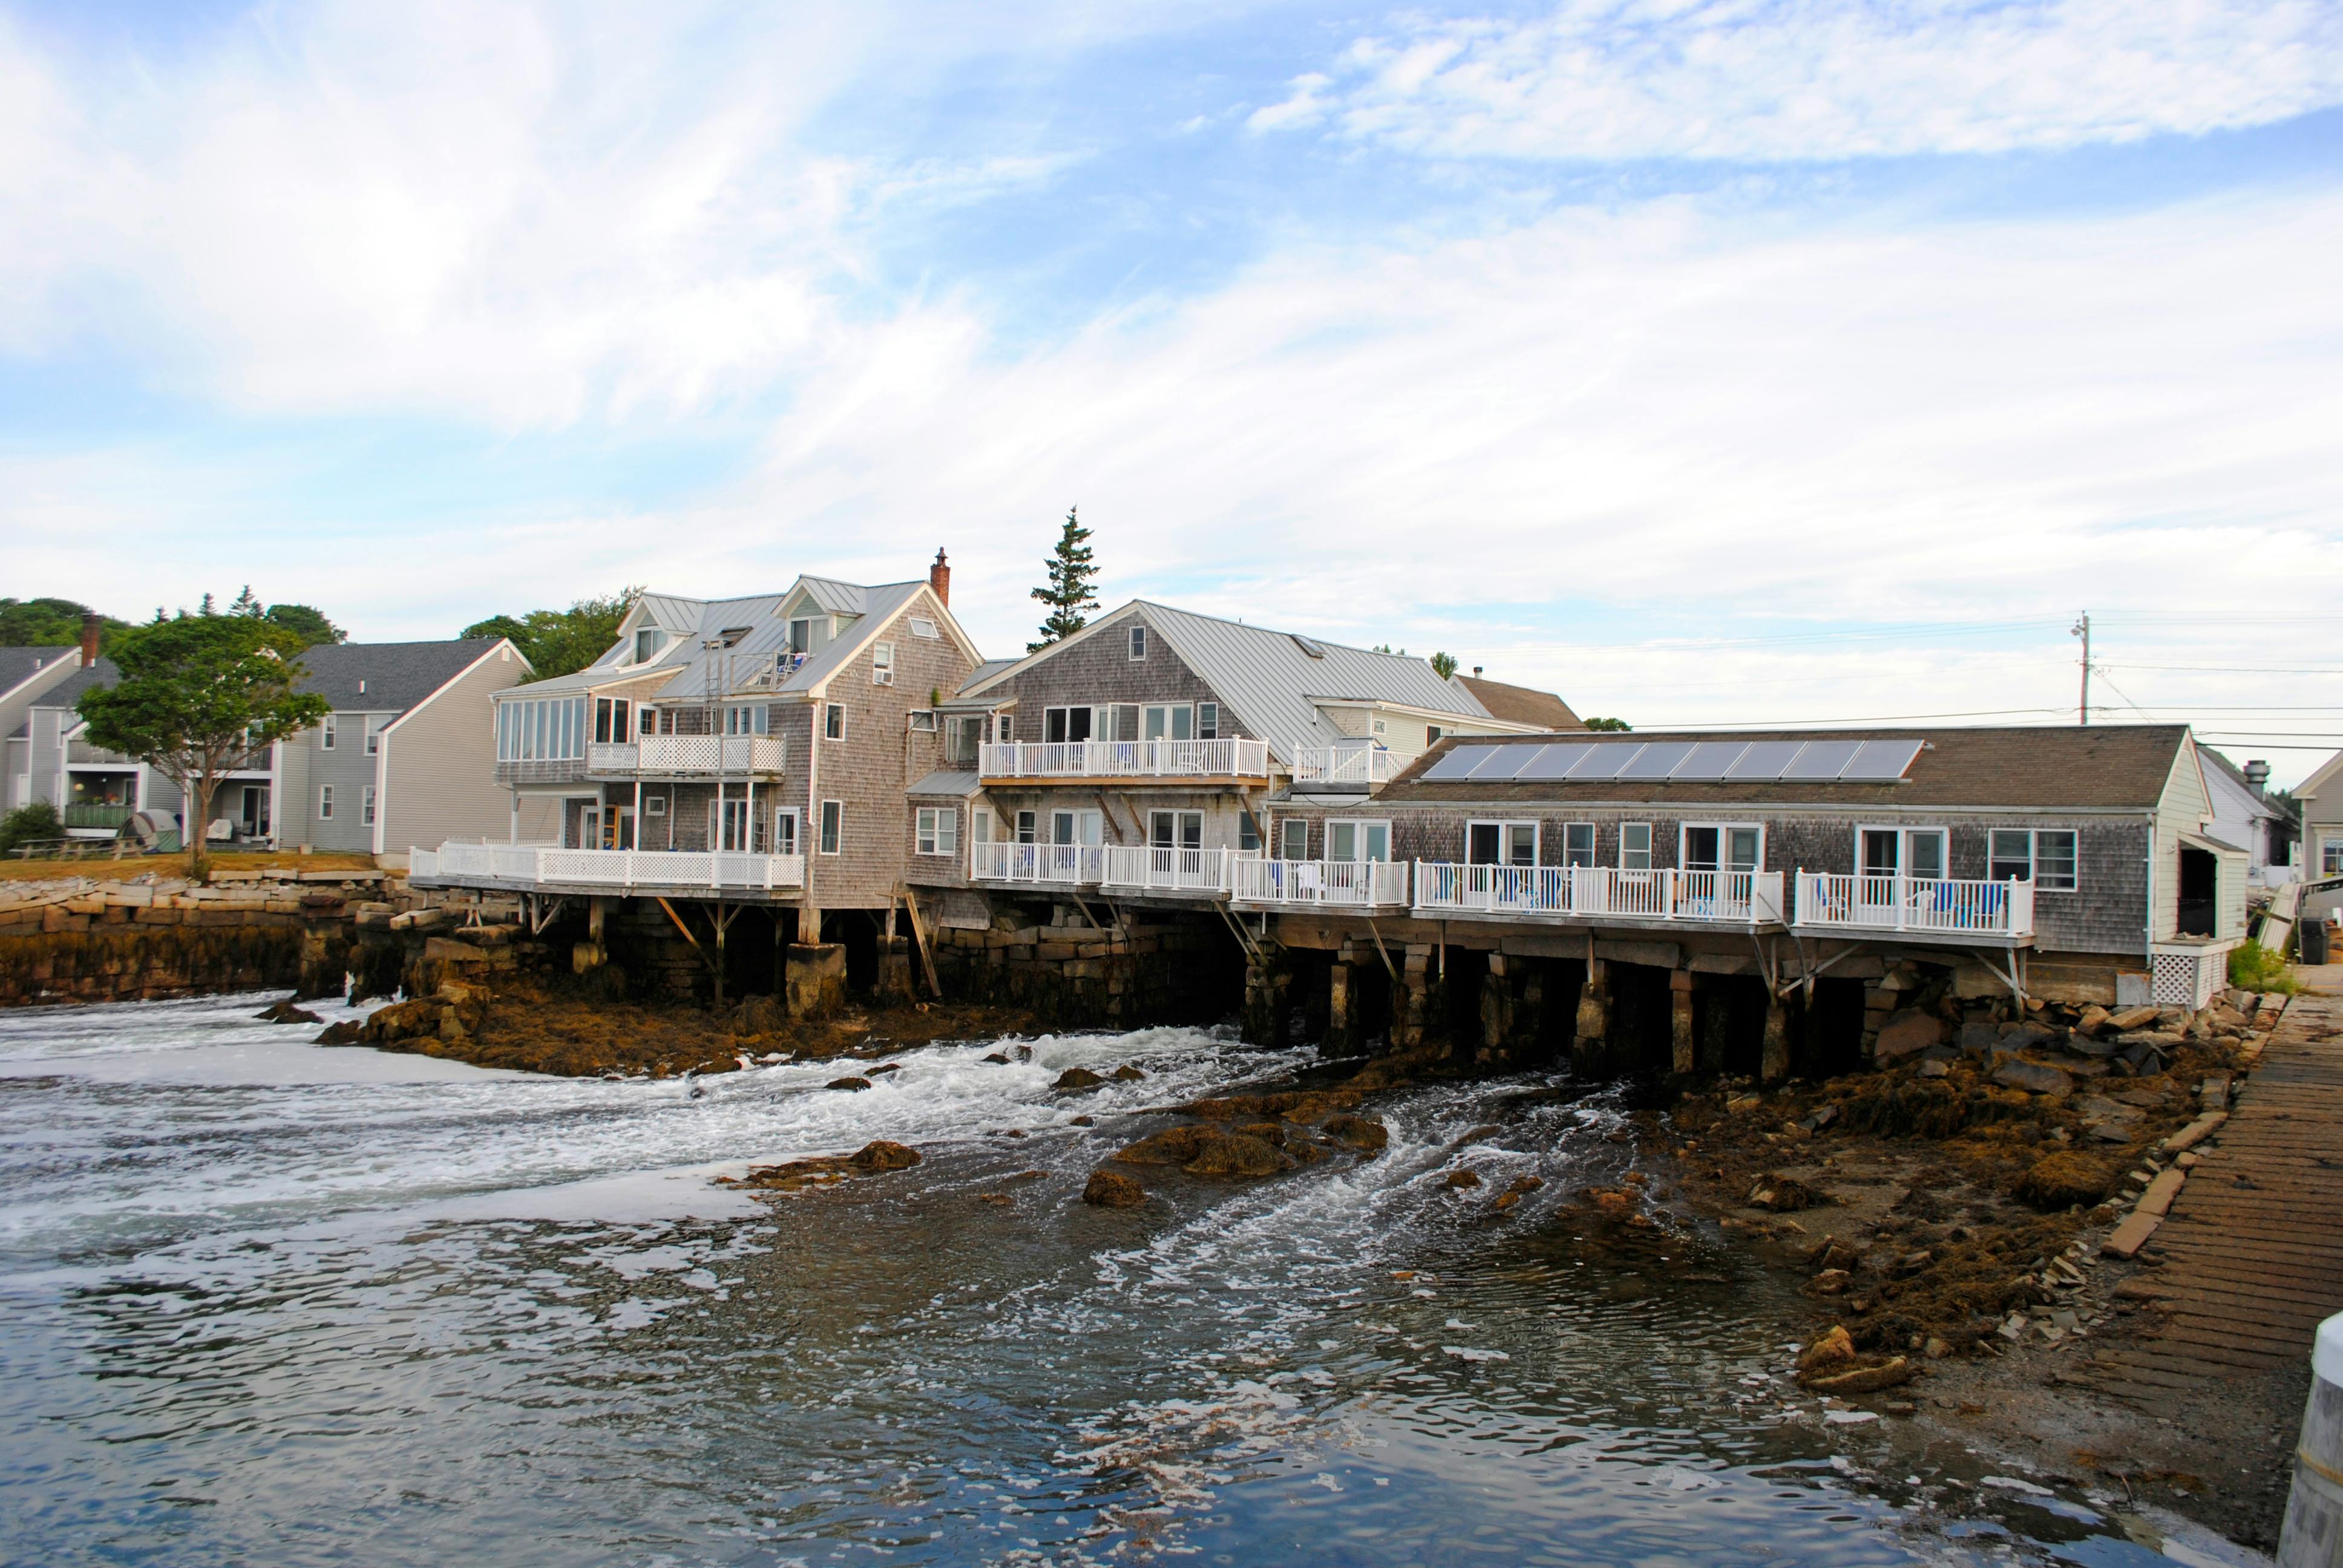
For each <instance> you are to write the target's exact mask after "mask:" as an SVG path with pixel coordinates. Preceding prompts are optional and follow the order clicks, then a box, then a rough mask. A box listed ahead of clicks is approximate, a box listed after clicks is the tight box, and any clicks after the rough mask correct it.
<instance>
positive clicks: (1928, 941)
mask: <svg viewBox="0 0 2343 1568" xmlns="http://www.w3.org/2000/svg"><path fill="white" fill-rule="evenodd" d="M2213 817H2214V807H2213V803H2212V799H2211V797H2210V795H2209V793H2208V790H2207V784H2206V779H2205V775H2204V764H2203V762H2202V761H2201V759H2200V758H2199V756H2198V754H2197V747H2196V744H2195V742H2194V740H2193V739H2192V737H2191V736H2190V734H2189V731H2188V730H2187V728H2186V727H2183V726H2093V727H2090V728H2088V729H2084V728H2075V729H1938V730H1926V731H1920V730H1838V731H1821V732H1811V733H1797V734H1786V733H1782V732H1778V731H1739V732H1721V731H1720V732H1703V733H1694V734H1671V735H1665V736H1655V737H1644V736H1625V735H1618V736H1614V735H1590V734H1585V733H1579V734H1558V735H1554V736H1552V737H1549V738H1545V739H1536V740H1505V741H1491V740H1484V739H1456V740H1452V741H1449V742H1447V743H1445V744H1443V745H1442V746H1440V747H1438V748H1436V749H1434V750H1433V753H1431V754H1430V755H1428V756H1426V757H1425V758H1423V759H1421V760H1420V761H1419V762H1418V763H1416V764H1415V765H1414V766H1413V767H1411V768H1410V769H1408V770H1407V771H1406V772H1404V773H1403V774H1402V775H1401V776H1400V777H1399V778H1398V779H1394V780H1393V782H1392V783H1391V784H1390V785H1389V786H1388V787H1386V788H1385V789H1383V790H1382V791H1381V792H1380V793H1379V794H1378V795H1377V796H1376V797H1375V798H1374V799H1373V802H1372V803H1371V806H1370V807H1369V808H1367V809H1362V810H1355V811H1342V810H1340V809H1330V808H1329V807H1327V806H1326V805H1324V804H1322V803H1319V802H1315V801H1311V800H1307V799H1302V798H1299V797H1296V796H1291V795H1289V796H1288V798H1286V799H1282V800H1281V801H1279V802H1277V803H1276V804H1275V805H1274V806H1273V807H1272V837H1273V839H1274V842H1275V843H1276V845H1277V847H1278V856H1279V859H1278V860H1277V861H1272V862H1271V863H1269V864H1265V865H1263V866H1261V867H1258V868H1252V869H1249V871H1248V873H1247V877H1246V879H1241V880H1240V881H1239V882H1238V884H1237V886H1236V890H1235V898H1234V902H1235V905H1236V907H1237V908H1239V909H1241V910H1256V911H1259V912H1260V913H1262V915H1263V916H1265V917H1271V918H1269V919H1265V920H1263V922H1262V926H1263V933H1264V936H1265V937H1266V938H1270V939H1274V940H1280V941H1282V942H1283V943H1285V944H1286V945H1288V946H1290V947H1294V948H1299V949H1303V950H1311V949H1315V950H1322V951H1328V950H1341V951H1342V952H1344V953H1347V954H1348V955H1350V957H1351V959H1352V960H1356V959H1357V957H1358V955H1359V953H1360V951H1361V950H1362V949H1363V947H1364V946H1365V945H1366V944H1364V943H1363V942H1362V941H1361V940H1360V937H1361V936H1362V935H1363V934H1364V933H1363V930H1362V927H1363V926H1364V925H1369V924H1371V925H1372V926H1373V937H1374V941H1375V944H1376V946H1377V947H1378V948H1379V949H1380V950H1382V951H1383V953H1384V954H1386V955H1387V954H1389V953H1391V952H1394V951H1398V950H1405V952H1406V954H1407V955H1408V956H1407V960H1406V961H1407V963H1408V964H1409V965H1410V966H1411V969H1410V970H1409V973H1408V975H1407V976H1403V975H1402V974H1401V972H1400V971H1399V970H1398V969H1397V967H1396V965H1390V966H1389V967H1391V970H1392V973H1391V979H1392V980H1393V982H1394V983H1395V984H1401V983H1402V982H1404V981H1407V980H1409V978H1410V977H1413V983H1414V984H1416V985H1417V986H1419V987H1420V986H1421V985H1422V984H1423V983H1424V982H1423V976H1425V975H1426V974H1427V973H1429V972H1430V971H1432V970H1433V968H1434V966H1435V963H1436V964H1437V965H1438V966H1444V967H1446V968H1447V969H1448V970H1449V972H1450V973H1451V974H1452V975H1453V973H1454V970H1455V966H1456V964H1457V963H1458V962H1460V961H1463V963H1465V965H1466V967H1467V968H1468V970H1470V971H1471V972H1472V974H1473V977H1474V978H1475V979H1478V978H1479V977H1482V976H1486V977H1488V978H1489V979H1491V980H1493V982H1494V984H1495V986H1496V990H1497V993H1498V994H1497V995H1496V996H1494V997H1493V999H1492V1000H1493V1001H1495V1002H1497V1003H1499V1004H1501V1005H1500V1010H1501V1011H1502V1010H1503V1007H1505V1006H1510V1005H1512V1004H1513V1002H1515V1001H1518V1000H1520V996H1521V991H1522V984H1521V982H1522V980H1523V978H1524V976H1525V975H1526V974H1527V973H1528V971H1529V968H1530V965H1529V962H1528V961H1529V960H1552V961H1553V962H1554V963H1555V964H1559V965H1561V966H1562V967H1563V968H1564V970H1566V971H1567V972H1552V973H1541V974H1540V975H1539V976H1538V978H1539V980H1541V982H1542V984H1541V988H1540V989H1541V990H1542V995H1541V998H1540V1001H1541V1004H1542V1006H1543V1007H1544V1010H1545V1011H1546V1013H1547V1014H1548V1015H1549V1016H1550V1017H1558V1016H1562V1015H1560V1014H1556V1013H1555V1011H1554V1010H1555V1008H1556V1007H1557V1006H1561V1007H1563V1008H1564V1010H1565V1011H1566V1012H1568V1013H1570V1014H1573V1015H1577V1014H1583V1016H1579V1017H1577V1021H1576V1024H1575V1026H1574V1030H1575V1034H1576V1036H1577V1037H1578V1038H1579V1039H1580V1040H1587V1039H1589V1038H1594V1037H1599V1036H1601V1035H1602V1034H1604V1032H1605V1031H1606V1030H1607V1027H1608V1023H1609V1020H1608V1019H1607V1017H1606V1009H1607V1008H1608V1007H1609V1006H1610V1005H1611V1002H1612V1000H1613V999H1614V998H1615V997H1619V996H1621V995H1623V994H1625V993H1633V994H1634V997H1635V999H1636V1000H1635V1001H1634V1004H1633V1005H1634V1007H1636V1008H1638V1009H1640V1010H1642V1011H1643V1012H1644V1013H1645V1014H1647V1015H1654V1016H1664V1015H1666V1014H1668V1013H1671V1012H1673V1011H1675V1010H1678V1008H1679V1003H1678V1002H1677V1001H1675V1000H1669V999H1670V998H1671V997H1674V998H1676V999H1681V1010H1682V1011H1683V1012H1684V1015H1685V1016H1684V1020H1682V1021H1683V1022H1684V1029H1683V1030H1679V1031H1678V1032H1679V1033H1680V1034H1689V1033H1692V1032H1694V1030H1693V1029H1692V1025H1691V1021H1690V1020H1691V1016H1692V1013H1693V1010H1694V997H1695V996H1697V995H1703V994H1704V995H1706V996H1707V997H1708V998H1709V999H1710V1000H1711V1001H1712V1002H1713V1003H1714V1007H1713V1008H1712V1009H1711V1010H1714V1011H1715V1012H1717V1013H1719V1014H1720V1015H1722V1014H1723V1013H1725V1012H1726V1011H1729V1010H1738V1011H1740V1012H1742V1013H1745V1014H1747V1015H1749V1021H1751V1022H1752V1023H1753V1024H1754V1022H1755V1020H1763V1019H1765V1016H1766V1015H1767V1014H1768V1012H1769V1011H1770V1012H1771V1013H1773V1014H1774V1015H1775V1016H1774V1018H1773V1019H1772V1028H1773V1030H1775V1031H1778V1030H1780V1029H1781V1028H1782V1026H1783V1022H1784V1020H1782V1019H1781V1017H1780V1016H1779V1015H1780V1011H1781V1008H1782V1003H1783V1001H1784V1000H1785V998H1786V997H1788V996H1790V995H1792V994H1793V993H1794V992H1795V993H1799V994H1800V995H1801V996H1802V1000H1805V1001H1806V1002H1809V1003H1812V1002H1813V1001H1814V1000H1815V989H1816V982H1819V981H1821V980H1823V979H1824V977H1825V976H1828V977H1833V978H1834V979H1835V980H1838V981H1841V982H1844V981H1847V980H1858V979H1862V978H1865V977H1868V978H1870V979H1872V980H1878V979H1880V978H1881V977H1884V976H1887V975H1889V974H1891V973H1894V972H1904V971H1901V970H1899V966H1902V965H1905V964H1906V961H1907V960H1909V961H1910V962H1911V963H1916V964H1920V965H1923V966H1932V967H1933V969H1934V970H1938V971H1941V972H1942V974H1943V975H1944V976H1945V977H1946V984H1947V985H1948V986H1950V987H1951V988H1952V989H1954V990H1956V991H1957V992H1958V993H1959V994H1961V995H1965V996H1985V995H1990V994H1996V993H1998V994H2001V995H2004V996H2013V995H2014V996H2016V997H2018V998H2021V999H2024V998H2036V999H2039V998H2050V999H2053V1000H2076V1001H2099V1002H2108V1003H2112V1002H2115V1001H2116V1000H2118V998H2119V996H2123V995H2126V994H2127V990H2128V988H2130V987H2133V986H2137V996H2136V997H2135V998H2134V1000H2149V998H2150V997H2151V996H2152V997H2153V998H2154V1000H2159V1001H2174V1002H2181V1003H2186V1004H2187V1005H2191V1006H2195V1005H2201V1004H2202V1002H2203V1001H2204V1000H2205V999H2206V998H2207V996H2209V995H2210V993H2211V991H2212V990H2213V989H2214V988H2215V987H2216V986H2217V985H2218V984H2219V983H2220V980H2221V976H2222V974H2223V970H2224V967H2225V960H2226V957H2227V952H2228V951H2229V950H2230V949H2231V948H2233V947H2235V946H2236V945H2237V942H2238V941H2239V940H2241V939H2242V937H2243V934H2244V925H2245V893H2246V881H2247V878H2246V856H2245V855H2244V853H2243V852H2242V851H2240V850H2238V849H2235V848H2233V847H2231V846H2229V845H2227V844H2224V843H2221V842H2219V841H2218V840H2217V839H2212V838H2209V837H2207V825H2208V824H2209V823H2210V822H2211V820H2212V819H2213ZM1384 846H1387V849H1385V848H1383V847H1384ZM1362 847H1365V848H1362ZM1363 862H1376V863H1363ZM1386 962H1387V963H1388V960H1386ZM1361 967H1363V968H1364V969H1366V970H1368V973H1369V975H1370V977H1371V978H1372V975H1373V965H1372V964H1365V965H1362V966H1361ZM2127 976H2129V977H2134V978H2132V979H2130V980H2127V979H2126V978H2125V977H2127ZM1480 992H1481V987H1480V986H1479V985H1478V984H1474V985H1472V986H1470V987H1468V988H1467V994H1469V995H1471V996H1472V997H1473V998H1475V999H1476V1005H1477V999H1478V998H1479V997H1480ZM1573 998H1574V999H1576V1000H1574V1001H1572V1000H1568V999H1573ZM1826 1000H1827V999H1826ZM1837 1000H1838V1002H1839V1003H1840V1004H1842V1009H1843V1010H1844V1008H1845V1007H1851V1006H1855V1004H1852V1003H1847V1002H1846V1000H1845V993H1844V992H1840V993H1839V995H1838V997H1837ZM1878 1004H1879V999H1878V998H1877V997H1876V996H1870V997H1867V998H1865V1001H1864V1003H1863V1004H1862V1006H1863V1007H1865V1008H1868V1009H1869V1010H1872V1011H1874V1012H1876V1011H1877V1010H1878ZM1389 1005H1392V1006H1394V1007H1395V1008H1396V1009H1397V1010H1400V1011H1404V999H1402V1000H1401V1001H1400V1002H1398V1003H1394V1004H1389ZM1842 1021H1845V1020H1842ZM1718 1028H1719V1029H1720V1030H1725V1025H1724V1024H1723V1023H1720V1024H1719V1025H1718ZM1758 1032H1759V1031H1758V1030H1757V1029H1756V1028H1755V1027H1751V1028H1748V1029H1746V1030H1742V1031H1741V1033H1742V1035H1743V1037H1744V1038H1745V1039H1748V1040H1755V1039H1757V1038H1758ZM1842 1032H1843V1033H1845V1035H1846V1036H1847V1037H1848V1038H1852V1034H1853V1031H1852V1030H1843V1031H1842ZM1679 1043H1680V1044H1683V1043H1685V1042H1684V1041H1682V1040H1680V1041H1679ZM1687 1070H1688V1064H1687Z"/></svg>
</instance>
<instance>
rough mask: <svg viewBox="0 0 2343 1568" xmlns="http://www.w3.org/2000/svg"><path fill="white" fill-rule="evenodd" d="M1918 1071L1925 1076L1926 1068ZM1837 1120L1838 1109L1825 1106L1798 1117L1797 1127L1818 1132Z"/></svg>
mask: <svg viewBox="0 0 2343 1568" xmlns="http://www.w3.org/2000/svg"><path fill="white" fill-rule="evenodd" d="M1941 1065H1942V1064H1941V1063H1929V1064H1928V1066H1941ZM1926 1071H1927V1066H1924V1067H1922V1068H1921V1072H1922V1073H1923V1074H1926ZM1837 1120H1838V1107H1837V1106H1835V1105H1825V1106H1823V1107H1822V1108H1821V1109H1819V1110H1817V1111H1814V1112H1812V1113H1811V1114H1809V1115H1805V1116H1802V1117H1800V1118H1799V1119H1798V1122H1797V1125H1798V1127H1799V1129H1800V1130H1801V1131H1806V1132H1820V1131H1822V1130H1823V1129H1824V1128H1825V1127H1828V1126H1829V1125H1830V1124H1831V1123H1832V1122H1834V1121H1837Z"/></svg>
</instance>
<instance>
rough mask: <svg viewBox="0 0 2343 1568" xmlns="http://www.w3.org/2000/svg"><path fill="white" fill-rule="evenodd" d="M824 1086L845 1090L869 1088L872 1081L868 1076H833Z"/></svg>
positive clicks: (825, 1087)
mask: <svg viewBox="0 0 2343 1568" xmlns="http://www.w3.org/2000/svg"><path fill="white" fill-rule="evenodd" d="M822 1087H823V1088H824V1089H845V1090H857V1089H868V1088H870V1080H869V1079H867V1078H833V1079H831V1080H830V1081H829V1082H828V1083H825V1084H823V1085H822Z"/></svg>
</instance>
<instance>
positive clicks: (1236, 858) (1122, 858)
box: [1104, 844, 1259, 899]
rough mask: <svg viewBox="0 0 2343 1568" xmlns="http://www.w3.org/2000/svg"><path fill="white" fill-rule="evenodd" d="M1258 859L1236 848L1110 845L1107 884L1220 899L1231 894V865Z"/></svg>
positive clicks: (1138, 890) (1126, 889) (1120, 888)
mask: <svg viewBox="0 0 2343 1568" xmlns="http://www.w3.org/2000/svg"><path fill="white" fill-rule="evenodd" d="M1258 858H1259V857H1257V856H1248V855H1242V854H1240V853H1238V852H1237V851H1236V850H1234V849H1173V848H1172V847H1170V846H1156V847H1150V846H1147V845H1143V844H1111V845H1109V846H1108V847H1107V851H1106V875H1105V878H1104V885H1105V886H1107V887H1109V888H1111V889H1114V890H1118V891H1122V892H1131V893H1175V894H1180V895H1182V896H1188V897H1195V898H1205V899H1218V898H1222V897H1225V896H1226V895H1227V893H1228V890H1229V872H1230V868H1231V867H1232V866H1235V865H1238V864H1241V863H1242V862H1244V861H1246V860H1250V859H1258Z"/></svg>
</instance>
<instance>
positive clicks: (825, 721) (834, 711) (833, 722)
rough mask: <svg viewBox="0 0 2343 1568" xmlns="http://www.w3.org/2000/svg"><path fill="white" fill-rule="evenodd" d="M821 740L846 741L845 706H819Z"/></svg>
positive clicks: (838, 704)
mask: <svg viewBox="0 0 2343 1568" xmlns="http://www.w3.org/2000/svg"><path fill="white" fill-rule="evenodd" d="M821 738H822V739H824V740H844V739H846V704H844V703H843V702H825V703H823V704H822V705H821Z"/></svg>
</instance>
